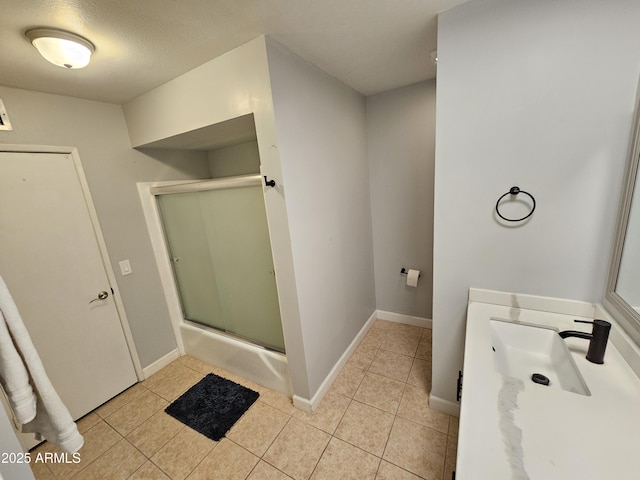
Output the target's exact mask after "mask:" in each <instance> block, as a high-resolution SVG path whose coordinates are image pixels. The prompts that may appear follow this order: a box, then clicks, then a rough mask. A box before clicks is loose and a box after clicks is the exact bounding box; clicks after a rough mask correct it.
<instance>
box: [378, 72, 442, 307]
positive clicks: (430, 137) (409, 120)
mask: <svg viewBox="0 0 640 480" xmlns="http://www.w3.org/2000/svg"><path fill="white" fill-rule="evenodd" d="M435 116H436V84H435V81H434V80H431V81H427V82H420V83H417V84H415V85H411V86H408V87H404V88H397V89H394V90H391V91H388V92H384V93H380V94H378V95H373V96H370V97H367V147H368V156H369V178H370V188H371V216H372V219H373V252H374V266H375V285H376V307H377V309H378V310H384V311H388V312H393V313H401V314H405V315H412V316H416V317H422V318H431V299H432V288H433V283H432V278H433V169H434V163H435ZM402 267H406V268H417V269H419V270H420V271H421V277H420V281H419V283H418V287H417V288H412V287H408V286H407V285H406V277H404V276H402V275H400V270H401V268H402Z"/></svg>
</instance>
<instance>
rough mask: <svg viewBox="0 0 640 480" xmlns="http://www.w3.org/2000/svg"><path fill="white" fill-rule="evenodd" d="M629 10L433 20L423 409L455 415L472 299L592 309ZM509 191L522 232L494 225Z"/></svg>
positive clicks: (586, 8)
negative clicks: (523, 193) (427, 365)
mask: <svg viewBox="0 0 640 480" xmlns="http://www.w3.org/2000/svg"><path fill="white" fill-rule="evenodd" d="M638 18H640V3H638V2H637V1H635V0H617V1H609V2H601V1H598V0H581V1H576V0H553V1H552V0H544V1H536V2H530V1H524V0H518V1H513V0H481V1H473V2H469V3H466V4H464V5H461V6H459V7H457V8H454V9H452V10H450V11H448V12H445V13H444V14H442V15H440V18H439V26H438V91H437V104H438V108H437V122H436V169H435V172H436V174H435V217H434V218H435V220H434V229H435V235H434V299H433V302H434V303H433V320H434V342H433V343H434V345H433V390H432V402H434V401H435V403H438V400H443V401H444V403H445V404H446V403H447V402H452V403H451V404H449V406H453V408H455V404H454V402H455V393H456V378H457V372H458V369H460V368H461V366H462V355H463V339H464V324H465V307H466V303H467V291H468V288H469V287H481V288H489V289H497V290H506V291H514V292H521V293H529V294H537V295H549V296H556V297H567V298H573V299H576V300H583V301H590V302H597V301H599V300H600V299H601V297H602V294H603V292H604V286H605V281H606V276H607V270H608V268H607V267H608V260H609V255H610V250H611V244H612V239H613V229H614V224H615V218H616V213H617V208H618V201H619V191H620V188H621V181H622V175H623V171H624V165H625V161H626V152H627V147H628V141H629V134H630V127H631V122H632V113H633V106H634V100H635V91H636V85H637V82H638V74H639V72H640V57H639V56H638V54H637V51H636V49H635V48H634V47H633V46H634V45H638V44H639V42H640V29H639V28H638V22H637V20H638ZM514 185H517V186H519V187H521V188H522V189H524V190H527V191H529V192H530V193H532V194H533V195H534V196H535V198H536V200H537V202H538V207H537V209H536V212H535V214H534V215H533V217H532V218H531V219H530V221H528V222H526V223H523V224H522V225H520V226H517V227H511V228H509V227H505V226H503V225H501V224H500V223H499V222H498V221H496V218H495V215H494V206H495V202H496V200H497V199H498V197H499V196H500V195H501V194H503V193H504V192H506V191H508V190H509V188H510V187H511V186H514Z"/></svg>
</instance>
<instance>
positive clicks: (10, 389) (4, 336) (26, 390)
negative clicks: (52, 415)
mask: <svg viewBox="0 0 640 480" xmlns="http://www.w3.org/2000/svg"><path fill="white" fill-rule="evenodd" d="M0 384H1V385H2V388H3V389H4V393H5V394H6V396H7V400H8V402H9V406H10V407H11V410H12V411H13V415H14V417H15V420H16V422H18V423H19V424H20V425H22V424H23V423H27V422H30V421H31V420H33V419H34V418H35V417H36V395H35V393H34V392H33V389H32V388H31V384H30V383H29V374H28V373H27V369H26V368H25V366H24V363H22V358H20V355H19V354H18V352H17V351H16V348H15V345H14V344H13V339H12V338H11V334H10V333H9V330H8V329H7V324H6V323H5V319H4V315H3V314H2V311H1V310H0Z"/></svg>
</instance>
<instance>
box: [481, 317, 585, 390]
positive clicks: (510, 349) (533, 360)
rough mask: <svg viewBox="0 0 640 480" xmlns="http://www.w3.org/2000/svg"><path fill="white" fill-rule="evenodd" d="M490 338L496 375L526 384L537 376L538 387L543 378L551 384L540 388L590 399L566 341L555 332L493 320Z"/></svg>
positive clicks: (522, 324) (533, 326)
mask: <svg viewBox="0 0 640 480" xmlns="http://www.w3.org/2000/svg"><path fill="white" fill-rule="evenodd" d="M491 337H492V346H493V351H494V353H493V365H494V368H495V370H496V372H498V373H500V374H502V375H506V376H509V377H514V378H519V379H521V380H522V381H524V382H525V383H526V382H532V381H533V380H532V376H533V375H534V374H538V375H537V376H536V383H539V380H538V379H540V378H543V379H544V378H545V377H546V379H548V380H549V381H548V385H540V388H551V389H562V390H565V391H567V392H573V393H579V394H581V395H591V393H590V392H589V389H588V388H587V385H586V383H585V381H584V379H583V378H582V375H581V374H580V370H578V367H577V366H576V364H575V362H574V361H573V358H572V357H571V353H570V352H569V349H568V348H567V345H566V343H565V341H564V340H563V339H562V338H560V335H558V332H557V331H556V330H554V329H553V328H549V327H543V326H540V325H531V324H526V323H514V322H510V321H508V320H501V319H497V318H492V319H491ZM544 383H546V381H545V382H544Z"/></svg>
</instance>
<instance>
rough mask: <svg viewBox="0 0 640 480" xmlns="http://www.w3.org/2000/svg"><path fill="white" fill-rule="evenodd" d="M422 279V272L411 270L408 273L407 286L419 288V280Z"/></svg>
mask: <svg viewBox="0 0 640 480" xmlns="http://www.w3.org/2000/svg"><path fill="white" fill-rule="evenodd" d="M419 278H420V270H413V269H411V268H410V269H409V271H408V272H407V285H408V286H409V287H417V286H418V279H419Z"/></svg>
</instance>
